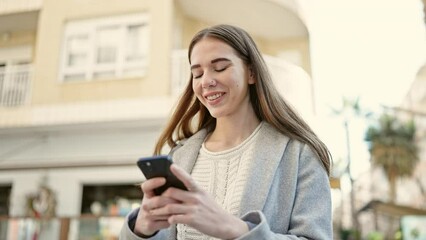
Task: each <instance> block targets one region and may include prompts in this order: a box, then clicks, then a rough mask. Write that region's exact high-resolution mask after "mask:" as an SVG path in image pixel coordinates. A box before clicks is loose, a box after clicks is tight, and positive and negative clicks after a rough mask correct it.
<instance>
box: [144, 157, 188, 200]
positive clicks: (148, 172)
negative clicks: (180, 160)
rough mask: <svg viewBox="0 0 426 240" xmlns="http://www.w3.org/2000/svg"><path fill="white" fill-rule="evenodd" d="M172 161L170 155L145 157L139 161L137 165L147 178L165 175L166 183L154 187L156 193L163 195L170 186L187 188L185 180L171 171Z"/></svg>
mask: <svg viewBox="0 0 426 240" xmlns="http://www.w3.org/2000/svg"><path fill="white" fill-rule="evenodd" d="M172 163H173V162H172V159H171V157H170V156H168V155H158V156H152V157H143V158H140V159H139V160H138V161H137V165H138V167H139V169H140V170H141V171H142V173H143V174H144V175H145V178H146V179H150V178H154V177H164V178H165V179H166V183H165V184H164V185H163V186H161V187H158V188H156V189H154V193H155V194H156V195H161V194H162V193H163V192H164V191H166V190H167V189H168V188H169V187H175V188H179V189H182V190H187V188H186V187H185V185H184V184H183V182H182V181H180V180H179V179H178V178H177V177H176V176H175V175H174V174H173V173H172V172H171V171H170V166H171V165H172Z"/></svg>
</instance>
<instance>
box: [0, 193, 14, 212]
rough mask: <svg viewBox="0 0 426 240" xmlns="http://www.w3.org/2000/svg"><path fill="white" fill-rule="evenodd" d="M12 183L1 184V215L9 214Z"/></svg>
mask: <svg viewBox="0 0 426 240" xmlns="http://www.w3.org/2000/svg"><path fill="white" fill-rule="evenodd" d="M11 191H12V185H0V216H7V215H9V206H10V192H11Z"/></svg>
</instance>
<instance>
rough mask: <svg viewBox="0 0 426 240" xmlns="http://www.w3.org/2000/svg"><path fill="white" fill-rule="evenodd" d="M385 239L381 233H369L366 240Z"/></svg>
mask: <svg viewBox="0 0 426 240" xmlns="http://www.w3.org/2000/svg"><path fill="white" fill-rule="evenodd" d="M383 239H385V237H384V236H383V233H381V232H370V233H369V234H368V235H367V240H383Z"/></svg>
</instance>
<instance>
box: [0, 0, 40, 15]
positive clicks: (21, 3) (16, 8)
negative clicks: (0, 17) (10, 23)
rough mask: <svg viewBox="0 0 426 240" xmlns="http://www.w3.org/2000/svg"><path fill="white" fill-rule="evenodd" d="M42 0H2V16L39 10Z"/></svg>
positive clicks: (0, 10)
mask: <svg viewBox="0 0 426 240" xmlns="http://www.w3.org/2000/svg"><path fill="white" fill-rule="evenodd" d="M42 2H43V1H42V0H0V14H8V13H16V12H25V11H33V10H39V9H40V8H41V6H42Z"/></svg>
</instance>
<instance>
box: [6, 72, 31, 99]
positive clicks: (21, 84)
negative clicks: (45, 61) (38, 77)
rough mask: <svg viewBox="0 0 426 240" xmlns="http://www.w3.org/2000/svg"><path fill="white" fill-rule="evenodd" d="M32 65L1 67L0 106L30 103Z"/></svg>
mask: <svg viewBox="0 0 426 240" xmlns="http://www.w3.org/2000/svg"><path fill="white" fill-rule="evenodd" d="M30 83H31V65H29V64H22V65H11V66H7V67H0V107H16V106H21V105H25V104H27V103H28V100H29V95H30V90H31V87H30Z"/></svg>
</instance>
